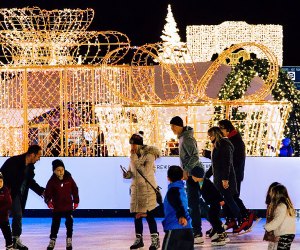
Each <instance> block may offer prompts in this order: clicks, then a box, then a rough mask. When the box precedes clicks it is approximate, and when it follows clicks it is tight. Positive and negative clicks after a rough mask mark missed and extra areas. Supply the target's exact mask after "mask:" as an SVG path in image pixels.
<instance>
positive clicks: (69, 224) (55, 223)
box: [50, 211, 73, 239]
mask: <svg viewBox="0 0 300 250" xmlns="http://www.w3.org/2000/svg"><path fill="white" fill-rule="evenodd" d="M62 217H64V218H66V222H65V225H66V228H67V237H68V238H72V235H73V216H72V211H67V212H54V213H53V215H52V225H51V234H50V239H56V238H57V233H58V230H59V226H60V221H61V218H62Z"/></svg>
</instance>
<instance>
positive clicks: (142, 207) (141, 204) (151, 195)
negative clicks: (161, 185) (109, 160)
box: [128, 145, 161, 213]
mask: <svg viewBox="0 0 300 250" xmlns="http://www.w3.org/2000/svg"><path fill="white" fill-rule="evenodd" d="M139 154H140V156H138V155H137V154H131V156H130V164H129V168H128V170H129V171H130V173H131V178H132V181H131V186H130V194H131V201H130V212H131V213H146V212H147V211H151V210H153V209H154V208H155V207H156V206H157V203H156V194H155V191H154V190H153V188H152V187H151V186H150V184H148V183H147V182H146V181H145V179H144V178H143V177H142V176H141V175H140V174H139V173H138V172H137V169H138V170H140V171H141V172H142V174H143V175H144V176H145V177H146V178H147V180H148V181H149V182H150V183H151V184H152V185H153V186H154V187H157V183H156V180H155V172H156V167H155V160H156V159H157V158H158V157H160V155H161V153H160V151H159V149H158V148H156V147H153V146H146V145H144V146H143V147H142V148H141V149H140V152H139Z"/></svg>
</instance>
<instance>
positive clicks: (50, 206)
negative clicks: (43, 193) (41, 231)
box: [47, 201, 54, 209]
mask: <svg viewBox="0 0 300 250" xmlns="http://www.w3.org/2000/svg"><path fill="white" fill-rule="evenodd" d="M47 206H48V207H49V208H50V209H54V206H53V203H52V202H51V201H49V202H48V203H47Z"/></svg>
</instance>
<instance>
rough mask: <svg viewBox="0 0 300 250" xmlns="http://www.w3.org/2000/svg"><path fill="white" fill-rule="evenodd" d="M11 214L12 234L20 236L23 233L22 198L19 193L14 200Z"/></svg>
mask: <svg viewBox="0 0 300 250" xmlns="http://www.w3.org/2000/svg"><path fill="white" fill-rule="evenodd" d="M11 215H12V225H11V226H12V235H13V236H15V237H19V236H20V235H21V234H22V217H23V211H22V205H21V198H20V196H19V195H17V196H16V197H15V198H14V199H13V200H12V207H11Z"/></svg>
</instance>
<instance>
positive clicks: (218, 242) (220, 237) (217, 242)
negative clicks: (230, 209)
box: [211, 233, 226, 246]
mask: <svg viewBox="0 0 300 250" xmlns="http://www.w3.org/2000/svg"><path fill="white" fill-rule="evenodd" d="M211 244H212V246H224V245H226V239H225V233H220V234H217V237H216V238H215V239H213V240H211Z"/></svg>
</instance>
